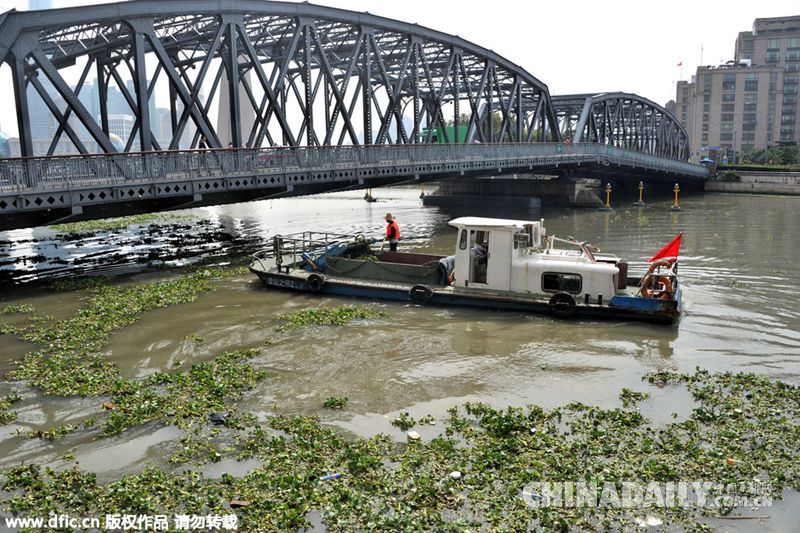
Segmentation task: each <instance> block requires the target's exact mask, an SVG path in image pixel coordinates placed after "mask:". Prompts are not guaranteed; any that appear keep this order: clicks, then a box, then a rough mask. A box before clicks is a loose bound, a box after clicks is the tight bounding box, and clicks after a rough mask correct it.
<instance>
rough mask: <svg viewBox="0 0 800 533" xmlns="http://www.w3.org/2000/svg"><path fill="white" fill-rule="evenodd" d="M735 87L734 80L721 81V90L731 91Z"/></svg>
mask: <svg viewBox="0 0 800 533" xmlns="http://www.w3.org/2000/svg"><path fill="white" fill-rule="evenodd" d="M734 89H736V81H735V80H734V81H723V82H722V90H723V91H733V90H734Z"/></svg>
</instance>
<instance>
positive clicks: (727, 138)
mask: <svg viewBox="0 0 800 533" xmlns="http://www.w3.org/2000/svg"><path fill="white" fill-rule="evenodd" d="M719 140H720V141H732V140H733V133H720V134H719Z"/></svg>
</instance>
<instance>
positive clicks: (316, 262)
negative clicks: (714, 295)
mask: <svg viewBox="0 0 800 533" xmlns="http://www.w3.org/2000/svg"><path fill="white" fill-rule="evenodd" d="M450 225H451V226H454V227H455V228H456V230H457V234H456V242H455V251H454V254H453V255H451V256H442V255H431V254H420V253H409V252H400V251H398V252H390V251H383V247H382V246H381V248H380V249H378V248H377V243H374V242H372V241H371V240H370V239H367V238H365V237H364V236H363V235H343V234H334V233H323V232H312V231H307V232H303V233H297V234H292V235H276V236H274V237H273V239H272V243H271V246H270V247H269V248H267V249H264V250H260V251H258V252H256V253H255V254H254V255H253V257H252V262H251V263H250V271H251V272H252V273H254V274H255V275H257V276H258V277H259V278H260V279H261V280H262V281H263V282H264V284H266V285H267V287H270V288H276V289H285V290H293V291H299V292H306V293H312V294H326V295H336V296H349V297H360V298H371V299H378V300H395V301H406V302H411V303H413V304H416V305H448V306H467V307H478V308H484V309H499V310H512V311H523V312H534V313H547V314H551V315H553V316H555V317H557V318H561V319H564V318H571V317H579V318H580V317H585V318H598V319H617V320H640V321H648V322H654V323H666V324H671V323H674V322H675V320H676V319H677V318H678V317H679V315H680V310H681V287H680V285H679V283H678V257H677V249H678V247H679V246H680V237H681V236H680V235H679V236H678V237H677V238H676V239H674V240H673V241H672V242H671V243H670V244H668V245H667V246H665V247H664V248H662V250H661V251H660V252H659V253H657V254H656V255H655V256H654V257H653V258H651V259H650V261H649V268H648V269H647V271H646V272H645V273H644V274H643V275H641V276H633V277H631V276H629V275H628V263H627V261H625V260H623V259H620V258H619V257H617V256H616V255H613V254H608V253H601V252H600V250H599V249H598V248H597V247H596V246H593V245H591V244H589V243H587V242H580V241H577V240H575V239H574V238H572V237H567V238H560V237H556V236H555V235H549V234H548V233H547V231H546V228H545V226H544V219H541V220H538V221H530V220H507V219H498V218H483V217H462V218H457V219H455V220H452V221H450ZM676 242H677V245H676Z"/></svg>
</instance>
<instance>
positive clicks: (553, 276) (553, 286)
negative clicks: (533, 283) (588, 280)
mask: <svg viewBox="0 0 800 533" xmlns="http://www.w3.org/2000/svg"><path fill="white" fill-rule="evenodd" d="M582 285H583V282H582V279H581V277H580V275H579V274H562V273H561V272H545V273H544V274H542V290H543V291H547V292H571V293H573V294H578V293H579V292H581V286H582Z"/></svg>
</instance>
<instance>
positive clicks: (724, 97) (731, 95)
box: [722, 93, 736, 102]
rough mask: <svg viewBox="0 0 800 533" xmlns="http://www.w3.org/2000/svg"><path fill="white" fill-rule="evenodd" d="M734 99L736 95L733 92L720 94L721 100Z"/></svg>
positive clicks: (728, 100) (731, 100) (729, 100)
mask: <svg viewBox="0 0 800 533" xmlns="http://www.w3.org/2000/svg"><path fill="white" fill-rule="evenodd" d="M735 100H736V95H735V94H734V93H728V94H723V95H722V101H723V102H733V101H735Z"/></svg>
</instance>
